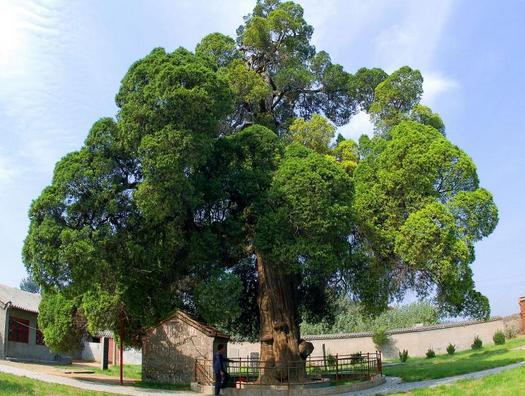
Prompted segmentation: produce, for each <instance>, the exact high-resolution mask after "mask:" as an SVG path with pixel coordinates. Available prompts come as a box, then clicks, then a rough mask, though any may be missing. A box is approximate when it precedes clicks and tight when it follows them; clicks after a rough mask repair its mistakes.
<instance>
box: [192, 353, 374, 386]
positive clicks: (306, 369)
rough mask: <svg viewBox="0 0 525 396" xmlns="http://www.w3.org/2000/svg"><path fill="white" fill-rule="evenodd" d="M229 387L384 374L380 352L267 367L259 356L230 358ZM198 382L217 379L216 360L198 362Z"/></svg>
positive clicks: (204, 382)
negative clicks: (214, 370)
mask: <svg viewBox="0 0 525 396" xmlns="http://www.w3.org/2000/svg"><path fill="white" fill-rule="evenodd" d="M227 369H228V370H227V371H228V374H229V376H230V381H229V386H235V385H236V384H239V383H266V382H267V381H266V380H265V378H266V379H268V378H272V379H276V381H277V383H279V384H282V385H290V384H305V383H312V382H315V381H321V380H322V379H324V378H327V379H329V380H335V381H338V380H370V379H371V378H373V377H375V376H377V375H381V374H382V369H383V367H382V360H381V352H378V351H376V352H373V353H354V354H351V355H338V354H337V355H328V356H326V357H322V356H321V357H319V356H318V357H308V359H307V360H306V361H304V360H301V361H297V362H289V363H288V364H287V365H286V366H281V367H268V366H267V365H266V364H265V363H264V362H263V361H261V360H259V359H257V358H236V359H231V361H230V362H229V363H228V364H227ZM195 381H196V382H198V383H199V384H202V385H212V384H213V383H214V381H215V379H214V374H213V362H212V361H211V360H207V359H197V360H196V361H195Z"/></svg>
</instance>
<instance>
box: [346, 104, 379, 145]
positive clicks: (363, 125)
mask: <svg viewBox="0 0 525 396" xmlns="http://www.w3.org/2000/svg"><path fill="white" fill-rule="evenodd" d="M337 132H338V133H340V134H341V135H343V136H344V137H345V138H347V139H353V140H356V141H357V140H358V139H359V137H360V136H361V135H368V136H372V135H373V132H374V126H373V125H372V123H371V122H370V117H369V116H368V114H367V113H365V112H364V111H361V112H360V113H357V114H356V115H355V116H353V117H352V119H351V120H350V122H349V123H348V124H346V125H344V126H342V127H340V128H338V129H337Z"/></svg>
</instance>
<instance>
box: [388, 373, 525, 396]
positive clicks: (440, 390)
mask: <svg viewBox="0 0 525 396" xmlns="http://www.w3.org/2000/svg"><path fill="white" fill-rule="evenodd" d="M523 394H525V367H519V368H516V369H512V370H508V371H504V372H502V373H499V374H494V375H489V376H487V377H484V378H481V379H479V380H466V381H458V382H456V383H455V384H451V385H442V386H438V387H435V388H423V389H416V390H413V391H410V392H406V393H403V395H412V396H442V395H443V396H445V395H446V396H462V395H476V396H483V395H487V396H488V395H490V396H514V395H523ZM398 395H401V393H398Z"/></svg>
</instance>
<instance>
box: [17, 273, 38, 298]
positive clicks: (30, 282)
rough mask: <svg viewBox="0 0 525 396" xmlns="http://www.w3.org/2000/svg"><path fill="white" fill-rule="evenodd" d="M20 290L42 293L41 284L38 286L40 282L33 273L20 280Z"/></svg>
mask: <svg viewBox="0 0 525 396" xmlns="http://www.w3.org/2000/svg"><path fill="white" fill-rule="evenodd" d="M20 290H23V291H26V292H29V293H34V294H38V293H40V286H38V283H36V282H35V280H34V279H33V278H32V277H31V275H28V276H26V277H25V278H23V279H22V280H21V281H20Z"/></svg>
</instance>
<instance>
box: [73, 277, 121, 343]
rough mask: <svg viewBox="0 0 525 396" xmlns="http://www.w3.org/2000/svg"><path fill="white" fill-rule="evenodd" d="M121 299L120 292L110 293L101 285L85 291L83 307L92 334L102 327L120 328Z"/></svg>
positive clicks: (88, 329)
mask: <svg viewBox="0 0 525 396" xmlns="http://www.w3.org/2000/svg"><path fill="white" fill-rule="evenodd" d="M121 299H122V298H121V296H120V295H119V294H118V293H115V294H112V293H108V292H107V291H105V290H104V289H103V288H101V287H94V288H93V290H89V291H87V292H86V293H84V295H83V296H82V305H81V307H82V312H83V314H84V316H85V318H86V320H87V326H86V329H87V331H88V332H89V333H90V334H96V333H97V332H98V331H100V330H102V329H117V328H118V325H119V323H118V319H119V313H120V308H121V306H120V301H121Z"/></svg>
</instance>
